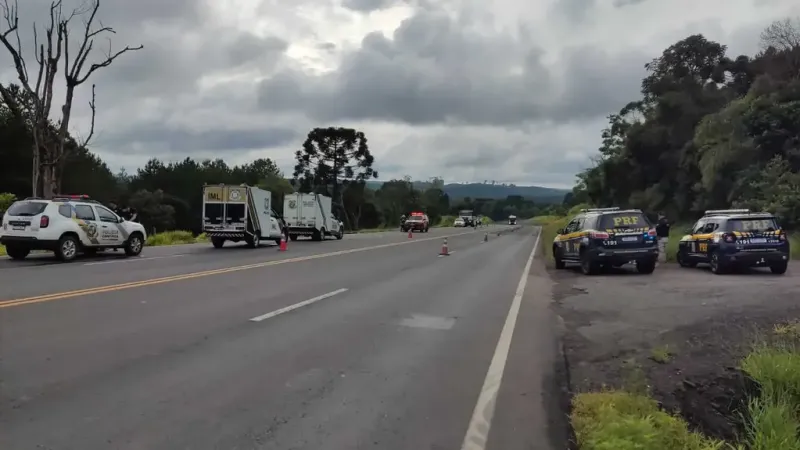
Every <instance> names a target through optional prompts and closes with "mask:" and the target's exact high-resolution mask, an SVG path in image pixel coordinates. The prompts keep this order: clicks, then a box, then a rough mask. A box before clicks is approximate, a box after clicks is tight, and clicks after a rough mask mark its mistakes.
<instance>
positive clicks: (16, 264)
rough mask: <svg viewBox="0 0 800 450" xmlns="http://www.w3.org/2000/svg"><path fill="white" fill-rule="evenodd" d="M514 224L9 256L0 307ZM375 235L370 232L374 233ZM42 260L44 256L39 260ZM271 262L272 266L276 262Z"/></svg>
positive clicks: (461, 238) (455, 242) (458, 238)
mask: <svg viewBox="0 0 800 450" xmlns="http://www.w3.org/2000/svg"><path fill="white" fill-rule="evenodd" d="M509 229H510V227H507V226H494V227H488V228H486V229H478V230H477V231H474V230H472V229H459V228H443V229H431V231H430V232H429V233H418V234H414V237H413V238H411V239H409V238H408V236H407V235H406V234H404V233H400V232H397V233H388V232H387V233H369V234H364V235H354V236H370V237H359V238H353V237H352V236H346V237H345V238H344V239H342V240H340V241H338V240H326V241H324V242H312V241H306V240H300V241H296V242H292V243H290V244H289V251H287V252H278V251H277V246H275V245H274V244H273V245H269V244H268V245H265V246H263V247H260V248H256V249H251V248H247V247H245V246H243V245H226V246H225V247H223V248H222V249H215V248H213V247H212V246H211V244H197V245H186V246H169V247H163V248H162V247H153V248H146V249H145V252H143V254H142V256H141V257H136V258H125V257H119V256H114V255H113V253H112V254H111V255H104V256H101V257H93V258H82V259H80V260H76V261H74V262H72V263H66V264H64V263H58V262H56V263H53V260H52V258H49V263H47V264H44V265H43V264H41V263H38V264H37V262H33V263H30V262H28V261H10V260H6V261H3V262H2V264H0V286H1V287H2V288H0V307H2V304H3V301H7V300H12V299H20V298H29V297H32V296H39V295H46V294H52V293H55V292H65V291H71V290H78V289H89V288H96V287H100V286H109V285H115V284H121V283H135V282H140V281H143V280H153V279H157V278H165V277H180V276H182V275H185V274H194V273H198V272H204V271H211V270H235V268H237V267H242V266H247V265H257V264H265V263H269V262H275V263H277V261H280V260H293V259H297V258H310V257H315V256H319V255H326V254H331V253H334V254H335V253H337V252H348V251H349V252H359V253H360V252H361V251H369V249H372V248H374V247H380V246H387V245H393V244H397V245H416V244H417V243H420V244H421V243H424V242H432V241H434V242H438V243H439V245H441V242H442V239H443V238H444V237H446V236H450V237H449V238H448V239H449V240H450V241H451V242H450V245H451V246H459V245H461V243H462V242H464V243H467V242H475V241H479V240H480V239H482V237H483V233H484V232H491V233H493V234H496V233H497V232H504V231H508V230H509ZM373 234H374V235H375V236H372V235H373ZM36 259H37V260H38V259H41V257H37V258H36ZM275 263H270V264H275Z"/></svg>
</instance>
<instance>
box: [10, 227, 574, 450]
mask: <svg viewBox="0 0 800 450" xmlns="http://www.w3.org/2000/svg"><path fill="white" fill-rule="evenodd" d="M485 231H486V230H478V231H477V232H472V231H471V230H464V229H460V230H459V229H443V230H431V232H430V233H425V234H416V235H415V236H414V238H413V239H408V238H407V237H406V235H404V234H402V233H400V232H387V233H376V234H364V235H354V236H346V237H345V238H344V239H343V240H342V241H335V240H330V241H326V242H322V243H318V242H293V243H290V244H289V251H288V252H285V253H284V252H277V250H276V248H275V247H273V246H269V247H265V248H260V249H247V248H236V247H232V248H230V249H228V248H224V249H221V250H215V249H213V248H211V247H210V245H193V246H176V247H168V248H147V249H146V250H145V252H144V253H143V255H142V257H140V258H130V259H121V258H115V257H113V256H112V257H103V258H91V259H82V260H80V261H76V262H73V263H70V264H52V263H51V262H52V260H50V261H48V260H47V258H44V259H39V258H36V259H32V260H31V261H27V262H23V263H21V264H20V263H18V262H12V261H0V286H2V288H0V396H1V397H0V430H2V432H0V448H3V449H80V450H92V449H109V448H113V449H120V450H126V449H147V450H158V449H169V450H176V449H192V450H195V449H276V450H289V449H325V450H338V449H341V450H345V449H347V450H352V449H362V448H370V449H397V450H401V449H402V450H406V449H409V450H411V449H413V450H422V449H459V448H463V449H470V450H473V449H474V450H485V449H489V450H499V449H503V450H515V449H520V450H522V449H536V450H538V449H542V450H548V449H551V448H552V449H561V448H565V446H564V443H563V439H564V438H565V431H564V430H565V429H564V423H563V411H562V410H560V409H559V406H560V404H559V401H560V398H559V397H558V395H557V386H559V383H558V380H557V379H556V374H555V368H556V367H558V364H559V361H558V359H559V358H558V357H557V351H556V349H557V344H556V340H555V333H554V329H553V323H554V321H553V320H552V319H553V317H554V316H553V315H552V313H551V312H550V310H549V302H550V294H549V292H547V290H548V289H549V285H548V284H547V283H548V280H549V278H548V277H547V275H546V273H545V272H544V268H543V266H541V263H540V262H539V261H536V260H534V259H532V253H533V249H534V246H535V243H536V241H537V232H536V230H534V229H532V228H524V227H523V228H520V229H517V230H513V231H512V230H511V229H510V228H509V227H505V226H493V227H490V228H489V229H488V231H489V241H488V242H482V241H483V238H484V233H485ZM444 237H447V239H448V247H449V250H450V252H451V254H450V255H449V256H446V257H440V256H439V253H440V249H441V246H442V241H443V238H444ZM523 274H525V275H523Z"/></svg>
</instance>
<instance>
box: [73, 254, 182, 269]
mask: <svg viewBox="0 0 800 450" xmlns="http://www.w3.org/2000/svg"><path fill="white" fill-rule="evenodd" d="M183 256H186V255H185V254H181V255H169V256H150V257H148V258H127V259H114V260H111V261H97V262H90V263H85V264H84V266H99V265H100V264H117V263H129V262H139V261H152V260H154V259H167V258H180V257H183Z"/></svg>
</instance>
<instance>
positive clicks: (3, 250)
mask: <svg viewBox="0 0 800 450" xmlns="http://www.w3.org/2000/svg"><path fill="white" fill-rule="evenodd" d="M6 255H7V253H6V248H5V247H4V246H2V245H0V256H6Z"/></svg>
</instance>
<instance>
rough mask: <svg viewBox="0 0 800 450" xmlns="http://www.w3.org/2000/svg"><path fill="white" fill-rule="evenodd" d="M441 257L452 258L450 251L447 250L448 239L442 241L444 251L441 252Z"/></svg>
mask: <svg viewBox="0 0 800 450" xmlns="http://www.w3.org/2000/svg"><path fill="white" fill-rule="evenodd" d="M439 256H450V251H449V250H448V249H447V238H444V241H442V251H441V252H439Z"/></svg>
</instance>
